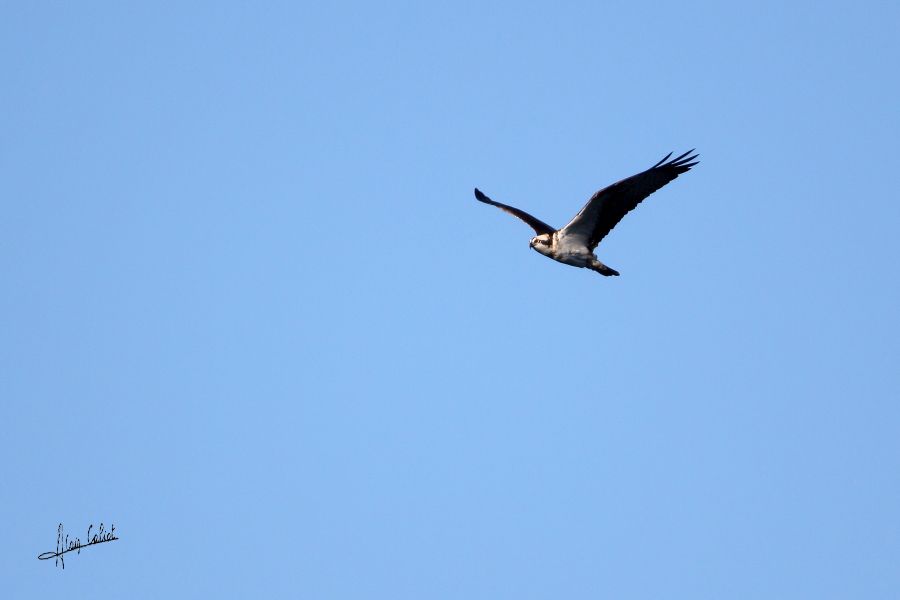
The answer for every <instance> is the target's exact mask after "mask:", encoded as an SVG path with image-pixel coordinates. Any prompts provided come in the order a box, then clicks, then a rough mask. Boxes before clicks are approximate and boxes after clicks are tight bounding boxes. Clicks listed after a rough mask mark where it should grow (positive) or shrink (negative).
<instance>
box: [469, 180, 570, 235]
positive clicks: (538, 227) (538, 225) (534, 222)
mask: <svg viewBox="0 0 900 600" xmlns="http://www.w3.org/2000/svg"><path fill="white" fill-rule="evenodd" d="M475 198H477V199H478V201H479V202H484V203H485V204H490V205H492V206H496V207H497V208H499V209H500V210H502V211H505V212H508V213H509V214H511V215H513V216H515V217H519V218H520V219H522V220H523V221H525V222H526V223H528V224H529V225H531V228H532V229H534V230H535V231H536V232H537V234H538V235H541V234H542V233H553V232H554V231H556V228H555V227H550V226H549V225H547V224H546V223H544V222H543V221H541V220H540V219H536V218H534V217H532V216H531V215H529V214H528V213H527V212H525V211H524V210H519V209H518V208H513V207H512V206H507V205H506V204H500V203H499V202H494V201H493V200H491V199H490V198H488V197H487V196H485V195H484V194H482V193H481V190H479V189H478V188H475Z"/></svg>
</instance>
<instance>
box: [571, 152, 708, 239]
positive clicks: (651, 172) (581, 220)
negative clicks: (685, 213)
mask: <svg viewBox="0 0 900 600" xmlns="http://www.w3.org/2000/svg"><path fill="white" fill-rule="evenodd" d="M691 152H693V150H691V151H689V152H685V153H684V154H682V155H681V156H679V157H677V158H673V159H672V160H670V161H669V162H666V161H667V160H668V159H669V156H672V153H671V152H670V153H669V154H668V155H667V156H666V157H665V158H664V159H662V160H661V161H659V162H658V163H656V164H655V165H653V166H652V167H650V168H649V169H647V170H646V171H644V172H643V173H638V174H637V175H632V176H631V177H629V178H627V179H623V180H622V181H619V182H618V183H614V184H612V185H611V186H609V187H605V188H603V189H602V190H600V191H599V192H597V193H596V194H594V195H593V196H592V197H591V199H590V200H588V202H587V204H585V205H584V207H583V208H582V209H581V210H580V211H579V212H578V214H577V215H575V218H574V219H572V220H571V221H570V222H569V224H568V225H566V226H565V227H563V228H562V229H560V231H559V235H560V238H564V237H566V238H569V241H570V242H574V243H583V244H584V245H585V246H587V247H588V248H590V249H591V250H593V249H594V248H596V247H597V244H599V243H600V240H602V239H603V238H604V237H606V234H607V233H609V232H610V231H612V228H613V227H615V226H616V225H617V224H618V223H619V221H621V220H622V217H624V216H625V215H627V214H628V213H629V212H631V210H632V209H634V208H635V207H636V206H637V205H638V204H640V203H641V201H642V200H643V199H644V198H646V197H647V196H649V195H650V194H652V193H653V192H655V191H656V190H658V189H659V188H661V187H662V186H664V185H666V184H667V183H669V182H670V181H672V180H673V179H675V178H676V177H678V176H679V175H681V174H682V173H686V172H687V171H689V170H690V169H691V167H693V166H694V165H696V164H697V163H698V162H699V161H697V160H694V159H696V158H697V156H699V155H697V154H694V155H693V156H688V155H689V154H691Z"/></svg>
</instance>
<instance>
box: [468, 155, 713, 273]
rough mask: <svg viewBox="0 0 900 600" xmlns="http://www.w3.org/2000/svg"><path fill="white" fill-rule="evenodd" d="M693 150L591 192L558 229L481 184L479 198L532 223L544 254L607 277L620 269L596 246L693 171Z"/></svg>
mask: <svg viewBox="0 0 900 600" xmlns="http://www.w3.org/2000/svg"><path fill="white" fill-rule="evenodd" d="M691 152H693V150H690V151H688V152H685V153H684V154H682V155H681V156H679V157H677V158H673V159H672V160H669V157H670V156H672V153H671V152H669V154H667V155H666V157H665V158H663V159H662V160H661V161H659V162H658V163H656V164H655V165H653V166H652V167H650V168H649V169H647V170H646V171H644V172H643V173H638V174H637V175H632V176H631V177H629V178H627V179H623V180H622V181H619V182H618V183H614V184H612V185H611V186H609V187H605V188H603V189H602V190H600V191H599V192H597V193H596V194H594V195H593V196H591V199H590V200H588V201H587V204H585V205H584V207H583V208H582V209H581V210H580V211H578V214H577V215H575V217H574V218H573V219H572V220H571V221H569V224H568V225H566V226H565V227H563V228H562V229H554V228H553V227H551V226H550V225H547V224H546V223H544V222H543V221H541V220H540V219H536V218H534V217H532V216H531V215H529V214H528V213H527V212H525V211H524V210H520V209H518V208H514V207H512V206H507V205H506V204H501V203H499V202H494V201H493V200H491V199H490V198H488V197H487V196H485V195H484V194H482V193H481V190H479V189H478V188H475V198H477V199H478V200H479V201H481V202H484V203H485V204H491V205H493V206H496V207H497V208H500V209H501V210H503V211H506V212H508V213H509V214H511V215H513V216H515V217H518V218H520V219H522V220H523V221H525V222H526V223H528V224H529V225H530V226H531V228H532V229H534V231H535V233H537V235H536V236H534V237H533V238H531V241H530V242H529V243H528V245H529V247H531V248H533V249H534V250H537V251H538V252H540V253H541V254H543V255H544V256H548V257H550V258H552V259H553V260H557V261H559V262H561V263H565V264H567V265H572V266H573V267H587V268H588V269H591V270H592V271H596V272H598V273H600V274H601V275H606V276H607V277H608V276H610V275H618V274H619V272H618V271H616V270H615V269H611V268H609V267H607V266H606V265H604V264H603V263H602V262H600V261H599V260H597V257H596V256H594V248H596V247H597V244H599V243H600V241H601V240H602V239H603V238H604V237H606V234H607V233H609V232H610V231H612V228H613V227H615V226H616V225H617V224H618V223H619V221H621V220H622V217H624V216H625V215H627V214H628V213H629V212H631V210H632V209H633V208H635V207H636V206H637V205H638V204H640V203H641V201H642V200H643V199H644V198H646V197H647V196H649V195H650V194H652V193H653V192H655V191H656V190H658V189H659V188H661V187H662V186H664V185H666V184H667V183H669V182H670V181H672V180H673V179H675V178H676V177H678V176H679V175H681V174H682V173H686V172H687V171H690V169H691V167H693V166H694V165H696V164H697V163H698V162H700V161H697V160H694V159H696V158H697V157H698V156H699V155H698V154H694V155H693V156H688V155H689V154H691ZM667 160H668V162H666V161H667Z"/></svg>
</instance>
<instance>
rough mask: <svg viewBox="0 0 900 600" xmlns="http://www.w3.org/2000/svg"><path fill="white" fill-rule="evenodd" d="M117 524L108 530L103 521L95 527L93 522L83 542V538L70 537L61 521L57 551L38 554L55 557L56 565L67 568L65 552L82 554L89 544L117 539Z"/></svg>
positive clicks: (57, 534)
mask: <svg viewBox="0 0 900 600" xmlns="http://www.w3.org/2000/svg"><path fill="white" fill-rule="evenodd" d="M117 539H119V538H117V537H116V526H115V525H111V526H110V529H109V531H106V528H105V526H104V525H103V523H100V527H94V524H93V523H91V524H90V525H89V526H88V529H87V540H88V541H87V543H85V544H82V543H81V538H74V539H71V540H70V539H69V534H68V533H66V532H65V531H64V530H63V524H62V523H60V524H59V527H57V528H56V552H53V551H52V550H51V551H50V552H44V553H43V554H41V555H39V556H38V560H47V559H50V558H55V559H56V561H55V564H56V566H61V567H62V568H63V569H65V568H66V559H65V554H66V553H68V552H75V553H76V554H81V549H82V548H86V547H88V546H93V545H94V544H103V543H104V542H114V541H116V540H117Z"/></svg>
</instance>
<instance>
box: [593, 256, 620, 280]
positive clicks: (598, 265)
mask: <svg viewBox="0 0 900 600" xmlns="http://www.w3.org/2000/svg"><path fill="white" fill-rule="evenodd" d="M590 268H591V270H592V271H597V272H598V273H600V274H601V275H605V276H606V277H612V276H618V275H619V272H618V271H616V270H615V269H610V268H609V267H607V266H606V265H604V264H603V263H602V262H600V261H599V260H597V259H596V258H595V259H594V261H593V263H592V264H591V267H590Z"/></svg>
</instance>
